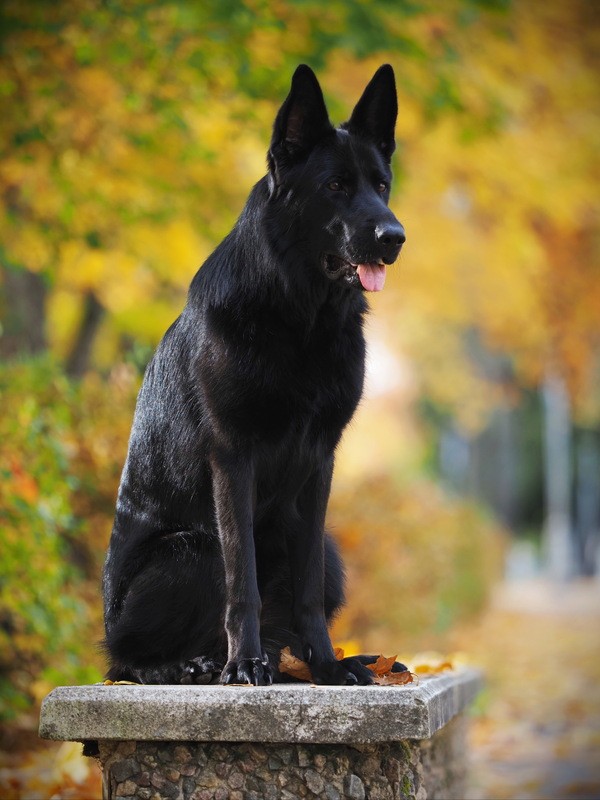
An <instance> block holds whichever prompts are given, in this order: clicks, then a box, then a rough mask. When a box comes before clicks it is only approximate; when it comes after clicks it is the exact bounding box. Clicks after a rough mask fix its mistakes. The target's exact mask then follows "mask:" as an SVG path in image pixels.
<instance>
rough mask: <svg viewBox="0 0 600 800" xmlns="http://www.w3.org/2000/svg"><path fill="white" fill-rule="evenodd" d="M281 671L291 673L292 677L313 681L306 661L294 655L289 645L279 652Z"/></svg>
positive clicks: (286, 673)
mask: <svg viewBox="0 0 600 800" xmlns="http://www.w3.org/2000/svg"><path fill="white" fill-rule="evenodd" d="M279 671H280V672H283V673H284V674H285V675H290V676H291V677H292V678H297V679H298V680H299V681H311V682H312V679H313V677H312V675H311V674H310V667H309V666H308V664H307V663H306V661H302V659H300V658H296V656H295V655H292V651H291V650H290V648H289V647H284V648H283V650H282V651H281V653H280V654H279Z"/></svg>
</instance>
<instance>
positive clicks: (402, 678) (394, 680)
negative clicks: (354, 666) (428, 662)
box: [373, 670, 414, 686]
mask: <svg viewBox="0 0 600 800" xmlns="http://www.w3.org/2000/svg"><path fill="white" fill-rule="evenodd" d="M413 682H414V677H413V674H412V672H409V671H408V670H404V672H387V673H386V674H385V675H376V676H375V678H374V679H373V683H376V684H377V686H403V685H404V684H405V683H413Z"/></svg>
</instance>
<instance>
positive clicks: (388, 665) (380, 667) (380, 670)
mask: <svg viewBox="0 0 600 800" xmlns="http://www.w3.org/2000/svg"><path fill="white" fill-rule="evenodd" d="M396 658H397V656H390V657H389V658H386V657H385V656H379V657H378V659H377V661H376V662H375V663H374V664H367V669H370V670H371V672H374V673H375V675H387V673H388V672H391V670H392V667H393V666H394V664H395V663H396ZM398 674H401V673H398Z"/></svg>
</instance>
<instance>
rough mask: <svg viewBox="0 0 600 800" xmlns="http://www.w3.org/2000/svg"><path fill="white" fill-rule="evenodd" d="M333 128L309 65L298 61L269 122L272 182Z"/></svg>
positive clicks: (276, 180)
mask: <svg viewBox="0 0 600 800" xmlns="http://www.w3.org/2000/svg"><path fill="white" fill-rule="evenodd" d="M333 130H334V128H333V125H332V124H331V122H330V121H329V115H328V114H327V108H326V107H325V101H324V99H323V92H322V91H321V87H320V85H319V81H318V80H317V76H316V75H315V73H314V72H313V71H312V69H311V68H310V67H309V66H307V65H306V64H300V66H299V67H297V69H296V71H295V72H294V75H293V76H292V87H291V89H290V93H289V94H288V96H287V97H286V99H285V101H284V103H283V105H282V106H281V108H280V109H279V113H278V114H277V117H276V118H275V124H274V125H273V136H272V138H271V146H270V148H269V154H268V162H269V170H270V172H271V175H272V177H273V179H274V181H275V184H278V183H279V180H280V174H281V170H282V168H285V166H286V165H289V164H292V163H294V161H297V160H298V159H300V158H302V157H304V156H305V155H306V154H307V153H308V152H310V150H311V149H312V148H313V147H314V146H315V144H316V143H317V142H318V141H319V140H320V139H322V138H323V137H324V136H325V135H327V134H328V133H330V132H332V131H333Z"/></svg>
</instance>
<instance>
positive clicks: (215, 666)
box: [105, 537, 226, 684]
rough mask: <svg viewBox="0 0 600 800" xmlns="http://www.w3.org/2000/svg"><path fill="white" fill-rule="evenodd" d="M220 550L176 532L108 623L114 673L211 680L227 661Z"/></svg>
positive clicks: (144, 678)
mask: <svg viewBox="0 0 600 800" xmlns="http://www.w3.org/2000/svg"><path fill="white" fill-rule="evenodd" d="M223 615H224V591H223V565H222V560H221V558H220V555H219V554H218V552H217V551H216V550H215V551H212V552H211V551H208V550H207V549H206V548H202V549H200V548H195V547H194V546H193V543H192V544H190V543H189V542H185V541H183V542H181V541H177V540H176V539H175V537H169V538H168V539H165V540H164V541H162V542H160V543H159V546H158V547H155V550H154V553H153V555H152V559H151V560H150V561H148V562H147V563H146V564H145V566H143V567H142V568H141V569H140V570H139V572H138V573H137V574H136V575H134V576H133V578H132V579H131V580H130V581H129V583H128V587H127V590H126V593H125V596H124V597H123V599H122V602H121V604H120V613H119V615H118V616H117V618H116V619H114V620H112V621H111V623H110V624H109V625H108V626H107V630H106V640H105V646H106V649H107V651H108V653H109V656H110V660H111V667H110V670H109V672H108V675H107V677H108V678H109V679H110V680H131V681H135V682H137V683H176V684H178V683H207V682H211V681H212V680H213V679H214V676H215V675H217V674H219V673H220V671H221V669H222V668H223V664H224V663H225V654H226V641H225V637H224V628H223Z"/></svg>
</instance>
